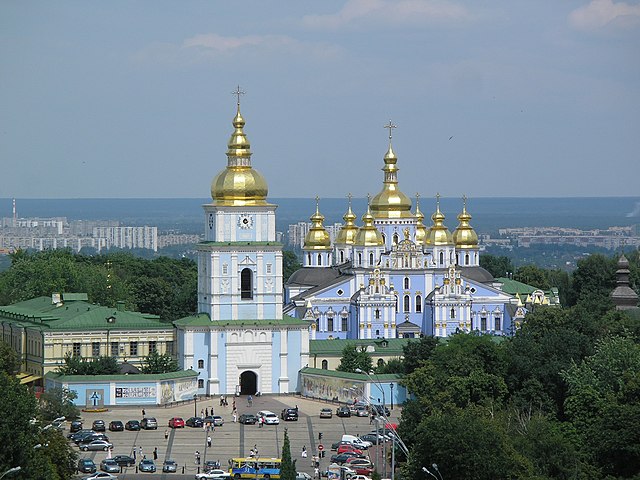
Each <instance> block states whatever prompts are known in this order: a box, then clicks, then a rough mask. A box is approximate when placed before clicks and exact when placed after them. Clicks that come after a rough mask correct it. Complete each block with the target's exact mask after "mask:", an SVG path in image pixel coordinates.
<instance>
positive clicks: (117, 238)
mask: <svg viewBox="0 0 640 480" xmlns="http://www.w3.org/2000/svg"><path fill="white" fill-rule="evenodd" d="M93 238H106V239H107V245H108V248H111V247H117V248H145V249H148V250H153V251H154V252H157V251H158V227H148V226H144V227H95V228H94V229H93Z"/></svg>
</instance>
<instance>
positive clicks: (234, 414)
mask: <svg viewBox="0 0 640 480" xmlns="http://www.w3.org/2000/svg"><path fill="white" fill-rule="evenodd" d="M237 421H238V412H237V411H236V410H235V409H234V410H233V423H236V422H237Z"/></svg>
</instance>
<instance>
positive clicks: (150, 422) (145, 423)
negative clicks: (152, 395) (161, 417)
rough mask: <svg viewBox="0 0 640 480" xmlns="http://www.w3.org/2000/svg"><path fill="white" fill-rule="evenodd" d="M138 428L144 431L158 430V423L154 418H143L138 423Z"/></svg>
mask: <svg viewBox="0 0 640 480" xmlns="http://www.w3.org/2000/svg"><path fill="white" fill-rule="evenodd" d="M140 428H143V429H145V430H157V429H158V421H157V420H156V419H155V417H144V418H143V419H142V421H141V422H140Z"/></svg>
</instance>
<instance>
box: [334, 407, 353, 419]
mask: <svg viewBox="0 0 640 480" xmlns="http://www.w3.org/2000/svg"><path fill="white" fill-rule="evenodd" d="M336 415H337V416H339V417H350V416H351V410H349V407H346V406H342V407H338V408H337V409H336Z"/></svg>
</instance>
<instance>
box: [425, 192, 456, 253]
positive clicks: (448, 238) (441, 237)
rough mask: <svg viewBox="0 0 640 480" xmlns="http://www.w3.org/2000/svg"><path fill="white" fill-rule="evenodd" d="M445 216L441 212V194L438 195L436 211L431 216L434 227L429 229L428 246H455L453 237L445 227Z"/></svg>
mask: <svg viewBox="0 0 640 480" xmlns="http://www.w3.org/2000/svg"><path fill="white" fill-rule="evenodd" d="M444 218H445V217H444V214H443V213H442V212H441V211H440V194H439V193H438V194H436V211H435V213H434V214H433V215H431V220H433V226H432V227H431V228H430V229H429V237H428V240H427V244H428V245H433V246H435V245H453V236H452V235H451V232H450V231H449V229H448V228H447V227H446V226H445V225H444Z"/></svg>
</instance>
